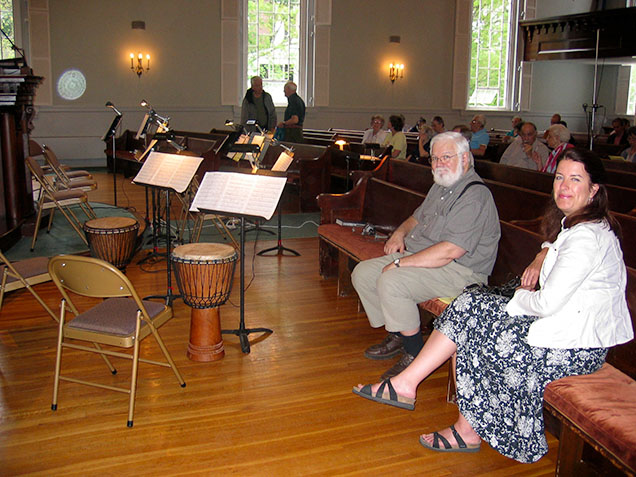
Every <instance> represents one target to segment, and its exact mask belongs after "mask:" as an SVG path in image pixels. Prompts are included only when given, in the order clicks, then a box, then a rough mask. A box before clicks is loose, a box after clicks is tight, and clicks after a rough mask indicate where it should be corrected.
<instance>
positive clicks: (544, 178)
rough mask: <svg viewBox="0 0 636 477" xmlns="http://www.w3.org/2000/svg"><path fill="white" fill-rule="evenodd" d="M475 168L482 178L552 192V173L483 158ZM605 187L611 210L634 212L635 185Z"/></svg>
mask: <svg viewBox="0 0 636 477" xmlns="http://www.w3.org/2000/svg"><path fill="white" fill-rule="evenodd" d="M475 170H476V171H477V173H478V174H479V175H480V176H481V177H482V178H483V179H491V180H494V181H497V182H503V183H506V184H513V185H516V186H519V187H523V188H526V189H533V190H536V191H541V192H545V193H548V194H550V193H551V192H552V182H553V175H552V174H548V173H546V172H539V171H531V170H529V169H522V168H520V167H514V166H508V165H505V164H495V163H492V162H489V161H483V160H476V161H475ZM606 188H607V195H608V199H609V204H610V209H611V210H613V211H615V212H620V213H624V214H630V215H634V214H636V210H634V209H636V187H634V188H627V187H622V186H618V185H613V184H606Z"/></svg>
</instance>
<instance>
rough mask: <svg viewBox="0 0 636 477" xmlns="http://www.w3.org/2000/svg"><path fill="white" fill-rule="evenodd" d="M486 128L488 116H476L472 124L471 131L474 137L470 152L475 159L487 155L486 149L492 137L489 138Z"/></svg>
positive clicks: (471, 141)
mask: <svg viewBox="0 0 636 477" xmlns="http://www.w3.org/2000/svg"><path fill="white" fill-rule="evenodd" d="M484 126H486V116H484V115H483V114H476V115H475V117H474V118H473V120H472V121H471V122H470V130H471V131H472V132H473V137H472V138H471V140H470V152H472V153H473V156H475V157H481V156H483V155H484V154H485V153H486V147H487V146H488V142H489V141H490V136H488V132H487V131H486V129H484Z"/></svg>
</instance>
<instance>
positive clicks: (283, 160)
mask: <svg viewBox="0 0 636 477" xmlns="http://www.w3.org/2000/svg"><path fill="white" fill-rule="evenodd" d="M293 160H294V158H293V156H290V155H289V154H287V153H286V152H285V151H283V152H281V153H280V156H278V159H276V162H275V163H274V165H273V166H272V170H273V171H281V172H285V171H287V168H288V167H289V165H290V164H291V163H292V161H293Z"/></svg>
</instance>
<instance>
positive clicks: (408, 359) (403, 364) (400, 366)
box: [380, 352, 415, 380]
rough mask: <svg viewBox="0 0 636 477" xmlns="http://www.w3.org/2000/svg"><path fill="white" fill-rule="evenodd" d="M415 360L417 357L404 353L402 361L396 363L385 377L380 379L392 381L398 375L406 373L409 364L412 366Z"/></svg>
mask: <svg viewBox="0 0 636 477" xmlns="http://www.w3.org/2000/svg"><path fill="white" fill-rule="evenodd" d="M414 359H415V356H413V355H410V354H408V353H406V352H405V353H403V354H402V357H401V358H400V360H399V361H398V362H397V363H395V364H394V365H393V366H391V367H390V368H389V369H388V370H387V371H386V372H385V373H384V374H383V375H382V377H381V378H380V379H382V380H385V379H390V378H392V377H393V376H397V375H398V374H400V373H401V372H402V371H404V370H405V369H406V368H407V367H408V365H409V364H411V363H412V362H413V360H414Z"/></svg>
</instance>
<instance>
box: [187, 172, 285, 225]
mask: <svg viewBox="0 0 636 477" xmlns="http://www.w3.org/2000/svg"><path fill="white" fill-rule="evenodd" d="M286 181H287V179H286V178H285V177H273V176H261V175H253V174H241V173H238V172H207V173H206V174H205V176H204V177H203V181H202V182H201V185H200V186H199V191H198V192H197V195H196V196H195V197H194V200H193V201H192V207H191V208H190V210H191V211H193V212H198V210H199V209H204V210H214V211H218V212H227V213H229V214H240V215H252V216H256V217H263V218H264V219H266V220H269V219H271V218H272V215H274V211H275V210H276V206H277V205H278V201H279V199H280V196H281V194H282V193H283V188H284V187H285V183H286Z"/></svg>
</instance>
